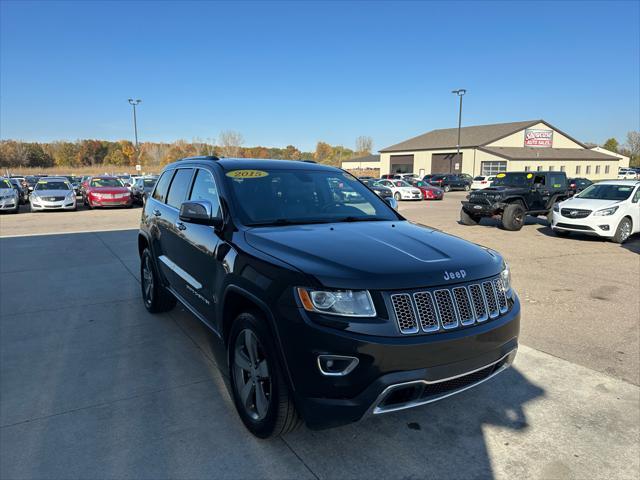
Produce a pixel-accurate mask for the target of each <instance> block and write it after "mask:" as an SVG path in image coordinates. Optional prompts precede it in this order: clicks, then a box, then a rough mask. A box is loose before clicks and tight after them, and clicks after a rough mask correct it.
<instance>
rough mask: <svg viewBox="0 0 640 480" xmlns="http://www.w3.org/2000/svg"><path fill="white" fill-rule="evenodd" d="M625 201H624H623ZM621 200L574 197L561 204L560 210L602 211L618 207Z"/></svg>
mask: <svg viewBox="0 0 640 480" xmlns="http://www.w3.org/2000/svg"><path fill="white" fill-rule="evenodd" d="M622 201H623V200H622ZM620 202H621V200H598V199H591V198H576V197H572V198H570V199H569V200H565V201H564V202H561V203H560V205H559V206H560V208H580V209H583V210H600V209H603V208H607V207H612V206H613V205H617V204H618V203H620Z"/></svg>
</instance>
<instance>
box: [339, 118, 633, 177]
mask: <svg viewBox="0 0 640 480" xmlns="http://www.w3.org/2000/svg"><path fill="white" fill-rule="evenodd" d="M457 141H458V129H457V128H447V129H442V130H433V131H431V132H428V133H425V134H423V135H419V136H417V137H414V138H410V139H408V140H405V141H403V142H400V143H398V144H396V145H392V146H390V147H387V148H383V149H382V150H380V174H386V173H417V174H419V175H420V176H423V175H426V174H428V173H449V172H456V173H468V174H469V175H471V176H474V177H475V176H476V175H495V174H496V173H499V172H505V171H537V170H552V171H564V172H566V173H567V176H568V177H587V178H590V179H593V180H597V179H605V178H616V176H617V173H618V167H619V166H622V165H621V164H620V162H621V160H622V159H621V158H620V157H619V156H615V154H611V152H608V153H607V154H605V153H602V152H598V151H595V150H590V149H589V148H588V147H587V146H586V145H584V144H583V143H582V142H580V141H578V140H576V139H575V138H572V137H571V136H569V135H568V134H566V133H564V132H563V131H561V130H559V129H557V128H556V127H554V126H553V125H551V124H549V123H547V122H545V121H544V120H531V121H525V122H513V123H498V124H493V125H478V126H472V127H463V128H462V129H461V131H460V156H458V155H456V145H457ZM347 168H349V167H347ZM351 168H353V167H351Z"/></svg>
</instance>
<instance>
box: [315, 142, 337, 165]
mask: <svg viewBox="0 0 640 480" xmlns="http://www.w3.org/2000/svg"><path fill="white" fill-rule="evenodd" d="M332 154H333V147H331V145H329V144H328V143H326V142H318V143H317V144H316V151H315V153H314V154H313V159H314V160H315V161H316V162H319V163H326V162H328V161H329V160H330V159H331V155H332Z"/></svg>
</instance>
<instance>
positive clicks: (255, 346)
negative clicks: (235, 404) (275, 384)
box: [233, 329, 271, 420]
mask: <svg viewBox="0 0 640 480" xmlns="http://www.w3.org/2000/svg"><path fill="white" fill-rule="evenodd" d="M233 376H234V386H235V389H236V393H237V394H238V398H239V399H240V403H241V405H242V407H243V408H244V411H245V412H246V414H247V415H248V416H249V417H251V418H252V419H253V420H262V419H264V418H265V417H266V415H267V412H268V411H269V403H270V401H271V376H270V375H269V365H268V363H267V359H266V358H265V356H264V351H263V349H262V346H261V345H260V341H259V340H258V337H256V335H255V333H254V332H253V331H251V330H250V329H244V330H242V331H241V332H240V333H239V334H238V336H237V337H236V342H235V346H234V353H233Z"/></svg>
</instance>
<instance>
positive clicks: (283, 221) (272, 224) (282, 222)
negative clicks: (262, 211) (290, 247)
mask: <svg viewBox="0 0 640 480" xmlns="http://www.w3.org/2000/svg"><path fill="white" fill-rule="evenodd" d="M314 223H328V222H327V221H326V220H288V219H286V218H278V219H276V220H271V221H269V222H256V223H249V224H247V226H248V227H279V226H283V225H311V224H314Z"/></svg>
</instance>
